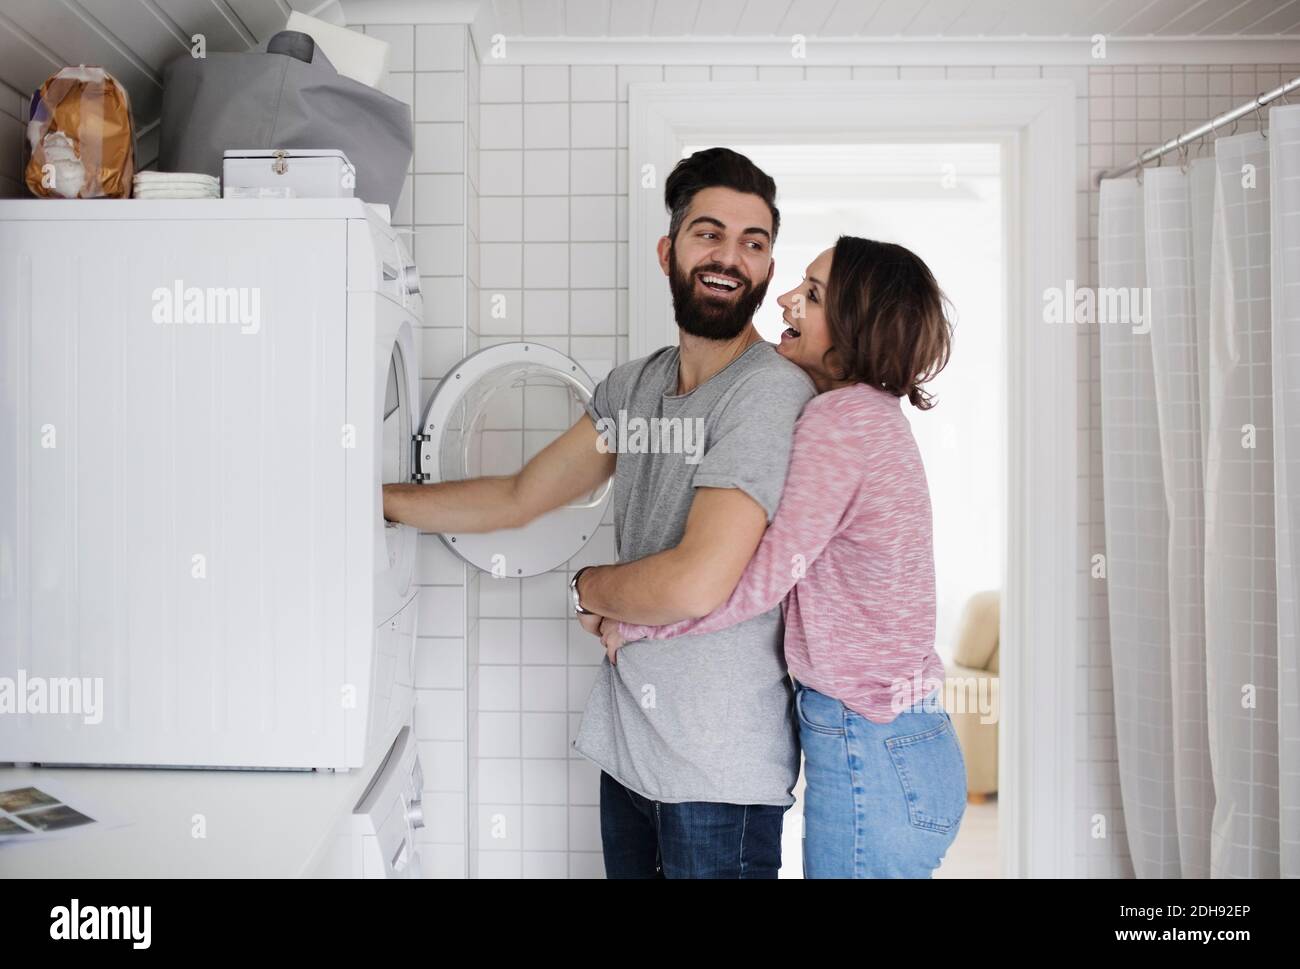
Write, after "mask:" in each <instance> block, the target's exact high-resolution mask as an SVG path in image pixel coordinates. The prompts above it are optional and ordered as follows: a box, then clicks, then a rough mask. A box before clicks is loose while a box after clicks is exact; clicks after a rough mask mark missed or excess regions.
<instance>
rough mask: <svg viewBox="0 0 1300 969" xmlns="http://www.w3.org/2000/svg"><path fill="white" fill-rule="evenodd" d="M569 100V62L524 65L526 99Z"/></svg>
mask: <svg viewBox="0 0 1300 969" xmlns="http://www.w3.org/2000/svg"><path fill="white" fill-rule="evenodd" d="M568 100H569V66H568V65H567V64H527V65H525V66H524V101H564V102H567V101H568ZM575 100H576V99H575Z"/></svg>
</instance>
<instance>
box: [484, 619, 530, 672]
mask: <svg viewBox="0 0 1300 969" xmlns="http://www.w3.org/2000/svg"><path fill="white" fill-rule="evenodd" d="M478 630H479V662H480V663H481V664H483V665H506V664H515V665H518V663H519V661H520V652H519V636H520V622H519V620H518V619H492V618H485V619H479V621H478Z"/></svg>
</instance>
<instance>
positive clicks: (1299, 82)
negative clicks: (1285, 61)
mask: <svg viewBox="0 0 1300 969" xmlns="http://www.w3.org/2000/svg"><path fill="white" fill-rule="evenodd" d="M1295 90H1300V77H1293V78H1292V79H1291V80H1289V81H1287V82H1286V83H1285V84H1282V85H1280V86H1278V87H1275V88H1273V90H1271V91H1266V92H1264V93H1263V94H1260V95H1259V96H1257V97H1256V98H1255V100H1253V101H1247V102H1246V103H1245V104H1243V105H1241V106H1240V107H1236V108H1233V109H1232V110H1231V111H1228V112H1226V113H1225V114H1221V115H1219V116H1218V117H1217V118H1215V119H1214V120H1213V121H1207V122H1205V124H1203V125H1201V126H1200V127H1199V128H1193V129H1192V130H1191V131H1188V132H1184V133H1183V134H1181V135H1179V136H1178V137H1177V138H1173V139H1171V140H1170V141H1166V142H1165V143H1164V144H1163V145H1161V146H1160V147H1159V148H1152V149H1150V150H1149V151H1144V152H1143V153H1142V154H1140V155H1138V157H1137V158H1134V159H1133V160H1132V161H1131V162H1129V163H1128V164H1127V165H1125V166H1123V167H1122V168H1112V169H1110V170H1109V171H1105V172H1102V173H1101V174H1100V175H1098V176H1097V182H1098V184H1100V183H1101V181H1102V179H1105V178H1118V177H1119V176H1120V175H1124V174H1127V173H1128V172H1131V171H1133V169H1135V168H1141V167H1143V166H1145V165H1146V164H1147V163H1148V162H1153V161H1155V160H1156V159H1157V158H1159V157H1161V156H1162V155H1166V154H1168V153H1169V152H1171V151H1176V150H1177V149H1179V148H1181V147H1183V145H1186V144H1189V143H1191V142H1193V141H1195V140H1196V139H1197V138H1201V137H1204V136H1205V135H1208V134H1212V133H1213V132H1214V131H1215V130H1216V129H1218V128H1221V127H1222V126H1223V125H1225V124H1229V123H1231V122H1233V121H1236V120H1237V119H1238V118H1242V117H1245V116H1246V115H1248V114H1250V113H1251V112H1253V111H1258V110H1259V109H1260V108H1262V107H1263V106H1264V105H1266V104H1268V103H1269V102H1270V101H1276V100H1277V99H1278V98H1281V97H1285V96H1286V95H1287V94H1289V93H1290V92H1292V91H1295ZM1261 127H1262V125H1261Z"/></svg>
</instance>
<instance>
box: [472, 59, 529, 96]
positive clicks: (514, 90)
mask: <svg viewBox="0 0 1300 969" xmlns="http://www.w3.org/2000/svg"><path fill="white" fill-rule="evenodd" d="M480 77H481V79H482V87H481V88H480V89H479V101H480V102H482V103H483V104H492V103H494V102H502V101H503V102H513V103H518V102H520V101H522V100H523V99H524V98H523V68H522V67H520V66H519V65H517V64H484V65H483V73H482V74H481V75H480Z"/></svg>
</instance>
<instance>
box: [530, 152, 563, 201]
mask: <svg viewBox="0 0 1300 969" xmlns="http://www.w3.org/2000/svg"><path fill="white" fill-rule="evenodd" d="M569 154H570V153H569V152H567V151H528V152H525V153H524V159H523V166H524V169H523V178H524V194H526V195H567V194H568V192H569Z"/></svg>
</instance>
